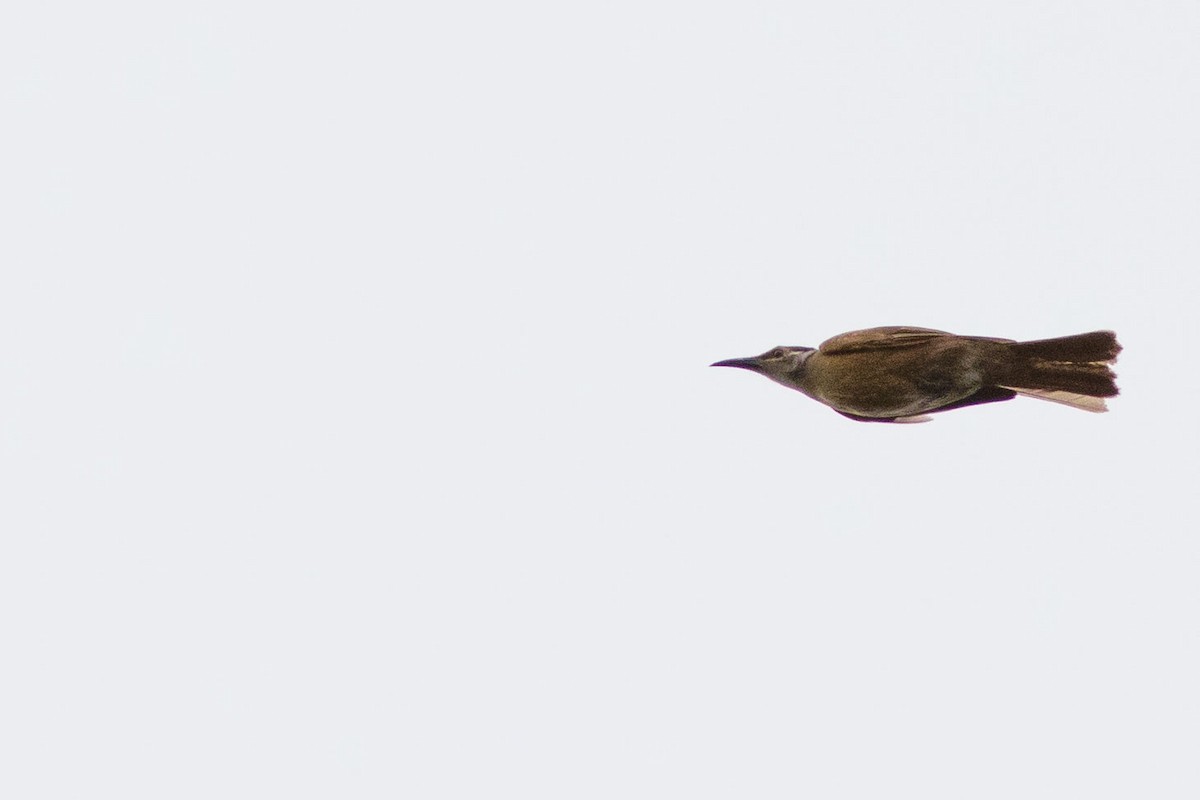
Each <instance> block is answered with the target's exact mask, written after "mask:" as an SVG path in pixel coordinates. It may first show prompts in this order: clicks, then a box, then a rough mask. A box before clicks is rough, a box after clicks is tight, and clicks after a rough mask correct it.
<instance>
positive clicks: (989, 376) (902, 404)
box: [711, 325, 1121, 423]
mask: <svg viewBox="0 0 1200 800" xmlns="http://www.w3.org/2000/svg"><path fill="white" fill-rule="evenodd" d="M1120 352H1121V345H1120V343H1118V342H1117V335H1116V334H1115V333H1113V332H1112V331H1092V332H1090V333H1079V334H1075V335H1073V336H1060V337H1058V338H1054V339H1038V340H1036V341H1026V342H1019V341H1016V340H1013V339H997V338H993V337H988V336H957V335H955V334H953V333H947V332H946V331H939V330H934V329H932V328H915V327H910V326H904V325H889V326H884V327H880V328H867V329H865V330H860V331H850V332H848V333H842V334H839V335H837V336H834V337H833V338H832V339H827V340H826V341H824V342H822V343H821V345H820V347H815V348H814V347H774V348H772V349H770V350H768V351H767V352H765V353H763V354H762V355H758V356H753V357H751V358H730V359H726V360H724V361H718V362H716V363H715V364H712V365H711V366H714V367H736V368H738V369H744V370H749V371H750V372H757V373H758V374H759V375H763V376H765V377H767V378H770V379H771V380H773V381H775V382H776V383H780V384H782V385H784V386H786V387H788V388H789V389H795V390H796V391H798V392H801V393H803V394H806V395H808V396H809V397H811V398H812V399H813V400H816V401H817V402H819V403H824V404H825V405H827V406H829V407H830V408H832V409H833V410H834V411H836V412H838V413H839V414H841V415H842V416H845V417H849V418H850V419H852V420H856V421H859V422H901V423H903V422H928V421H929V420H930V419H932V417H930V416H929V415H930V414H933V413H938V412H942V411H950V410H952V409H956V408H966V407H967V406H974V405H981V404H984V403H998V402H1002V401H1005V400H1011V399H1013V398H1014V397H1016V396H1017V395H1022V396H1024V397H1034V398H1037V399H1039V400H1049V401H1051V402H1054V403H1061V404H1063V405H1066V406H1070V407H1071V408H1078V409H1081V410H1083V411H1091V412H1103V411H1107V410H1108V407H1107V405H1106V403H1105V398H1108V397H1115V396H1116V395H1117V394H1118V389H1117V384H1116V380H1115V379H1116V375H1115V374H1114V373H1113V371H1112V368H1111V367H1110V366H1109V365H1110V364H1112V363H1113V362H1115V361H1116V359H1117V354H1118V353H1120Z"/></svg>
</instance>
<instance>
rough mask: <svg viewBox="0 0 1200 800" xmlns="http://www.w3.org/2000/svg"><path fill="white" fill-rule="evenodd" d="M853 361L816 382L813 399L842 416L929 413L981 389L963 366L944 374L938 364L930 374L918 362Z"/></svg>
mask: <svg viewBox="0 0 1200 800" xmlns="http://www.w3.org/2000/svg"><path fill="white" fill-rule="evenodd" d="M854 360H857V359H853V357H851V358H850V359H847V360H846V361H843V362H842V363H840V364H839V365H838V366H839V368H838V369H837V370H830V371H829V373H828V374H827V375H825V376H824V378H825V379H824V380H820V381H817V382H816V385H817V386H818V387H819V389H818V391H817V392H815V393H814V394H815V395H816V397H815V399H817V400H819V401H821V402H822V403H825V404H826V405H828V406H830V407H832V408H834V409H836V410H838V411H841V412H844V413H847V414H853V415H855V416H860V417H873V418H879V419H890V418H894V417H908V416H913V415H916V414H923V413H925V412H927V411H933V410H934V409H938V408H941V407H942V406H944V405H947V404H949V403H953V402H955V401H958V400H962V399H963V398H965V397H968V396H970V395H971V394H974V393H975V392H976V391H978V389H979V388H980V386H981V385H982V377H981V376H980V374H979V372H978V371H977V370H974V369H971V368H970V367H969V366H967V365H963V364H959V365H956V366H957V367H958V368H957V369H951V370H947V369H945V368H944V366H943V365H937V366H938V367H939V368H937V369H929V368H927V367H929V366H931V365H928V364H926V363H920V362H918V363H915V364H914V363H912V362H909V363H907V364H902V363H895V362H893V363H888V362H887V361H883V363H881V360H880V359H876V360H874V361H870V360H867V359H862V360H861V361H860V363H858V364H855V363H853V361H854Z"/></svg>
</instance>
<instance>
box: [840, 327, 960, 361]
mask: <svg viewBox="0 0 1200 800" xmlns="http://www.w3.org/2000/svg"><path fill="white" fill-rule="evenodd" d="M953 335H954V334H952V333H947V332H946V331H936V330H934V329H933V328H910V327H907V326H904V325H888V326H886V327H883V328H867V329H866V330H861V331H850V332H849V333H842V334H839V335H837V336H834V337H833V338H832V339H826V340H825V341H824V342H821V352H822V353H825V354H827V355H834V354H840V353H861V352H863V351H864V350H893V349H895V348H899V347H915V346H916V345H920V344H925V343H926V342H929V341H932V340H934V339H938V338H940V337H942V336H953Z"/></svg>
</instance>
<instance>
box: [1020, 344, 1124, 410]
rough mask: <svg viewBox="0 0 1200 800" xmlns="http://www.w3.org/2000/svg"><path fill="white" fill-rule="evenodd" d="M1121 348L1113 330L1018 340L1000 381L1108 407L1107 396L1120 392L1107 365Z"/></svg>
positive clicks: (1057, 399) (1045, 396) (1026, 391)
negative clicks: (1035, 339)
mask: <svg viewBox="0 0 1200 800" xmlns="http://www.w3.org/2000/svg"><path fill="white" fill-rule="evenodd" d="M1120 352H1121V345H1120V344H1119V343H1118V342H1117V335H1116V334H1115V333H1113V332H1112V331H1093V332H1091V333H1079V334H1076V335H1074V336H1061V337H1059V338H1057V339H1039V340H1037V341H1033V342H1014V343H1013V344H1011V345H1010V351H1009V355H1010V357H1011V359H1010V361H1009V364H1008V370H1007V373H1008V374H1006V375H1005V376H1004V378H1003V380H1001V381H999V382H998V383H999V384H1000V385H1002V386H1003V387H1004V388H1007V389H1012V390H1013V391H1014V392H1016V393H1017V394H1022V395H1025V396H1027V397H1036V398H1039V399H1041V400H1049V401H1051V402H1054V403H1062V404H1064V405H1068V406H1071V407H1072V408H1079V409H1083V410H1084V411H1095V412H1100V411H1107V410H1108V407H1107V406H1106V405H1105V403H1104V398H1106V397H1116V395H1117V393H1118V390H1117V383H1116V375H1115V374H1113V371H1112V369H1111V368H1110V367H1109V365H1110V364H1112V363H1113V362H1114V361H1116V360H1117V354H1118V353H1120Z"/></svg>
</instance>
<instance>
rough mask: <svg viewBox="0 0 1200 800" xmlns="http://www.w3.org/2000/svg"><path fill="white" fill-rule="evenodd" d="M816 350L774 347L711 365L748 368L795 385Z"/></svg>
mask: <svg viewBox="0 0 1200 800" xmlns="http://www.w3.org/2000/svg"><path fill="white" fill-rule="evenodd" d="M815 350H816V348H813V347H772V348H771V349H770V350H768V351H767V352H765V353H763V354H762V355H760V356H752V357H750V358H727V359H725V360H724V361H718V362H717V363H715V364H712V365H711V366H714V367H737V368H738V369H748V370H750V371H751V372H757V373H758V374H759V375H764V376H766V377H768V378H770V379H771V380H773V381H778V382H779V383H782V384H785V385H788V386H794V385H795V381H796V379H797V378H798V376H799V375H801V374H803V372H804V362H805V361H807V360H808V357H809V356H811V355H812V354H813V352H814V351H815Z"/></svg>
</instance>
